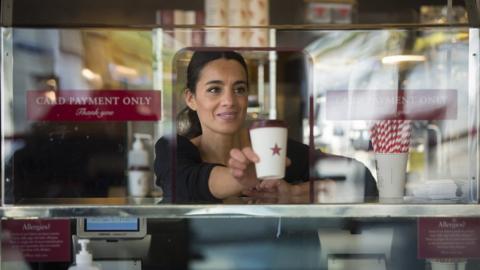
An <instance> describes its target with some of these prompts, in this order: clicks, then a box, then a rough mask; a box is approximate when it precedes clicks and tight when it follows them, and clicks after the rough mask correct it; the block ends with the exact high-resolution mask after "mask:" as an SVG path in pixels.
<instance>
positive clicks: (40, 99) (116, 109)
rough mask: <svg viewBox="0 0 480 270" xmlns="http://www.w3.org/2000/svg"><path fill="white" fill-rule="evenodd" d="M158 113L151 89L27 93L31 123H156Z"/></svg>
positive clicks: (158, 105) (157, 96)
mask: <svg viewBox="0 0 480 270" xmlns="http://www.w3.org/2000/svg"><path fill="white" fill-rule="evenodd" d="M161 111H162V110H161V92H160V91H155V90H135V91H127V90H78V91H72V90H59V91H27V117H28V120H33V121H158V120H160V119H161Z"/></svg>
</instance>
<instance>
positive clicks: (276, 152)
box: [270, 143, 282, 156]
mask: <svg viewBox="0 0 480 270" xmlns="http://www.w3.org/2000/svg"><path fill="white" fill-rule="evenodd" d="M270 149H272V156H275V155H279V156H280V150H282V148H280V147H278V145H277V143H275V147H272V148H270Z"/></svg>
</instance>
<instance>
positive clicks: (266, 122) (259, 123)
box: [250, 119, 287, 129]
mask: <svg viewBox="0 0 480 270" xmlns="http://www.w3.org/2000/svg"><path fill="white" fill-rule="evenodd" d="M264 127H284V128H286V127H287V123H286V122H285V121H283V120H278V119H262V120H255V121H254V122H253V123H252V125H251V126H250V129H256V128H264Z"/></svg>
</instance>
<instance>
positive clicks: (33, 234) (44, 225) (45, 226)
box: [2, 219, 71, 262]
mask: <svg viewBox="0 0 480 270" xmlns="http://www.w3.org/2000/svg"><path fill="white" fill-rule="evenodd" d="M70 237H71V234H70V221H69V220H58V219H51V220H38V219H37V220H2V260H6V261H20V260H22V261H29V262H67V261H70V252H71V251H70V250H71V238H70Z"/></svg>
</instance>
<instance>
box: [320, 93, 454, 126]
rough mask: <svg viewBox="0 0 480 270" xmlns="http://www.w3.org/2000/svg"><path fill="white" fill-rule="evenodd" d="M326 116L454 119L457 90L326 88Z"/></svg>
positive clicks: (330, 117)
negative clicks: (337, 89) (339, 89)
mask: <svg viewBox="0 0 480 270" xmlns="http://www.w3.org/2000/svg"><path fill="white" fill-rule="evenodd" d="M326 97H327V101H326V108H327V110H326V118H327V120H394V119H402V120H405V119H408V120H447V119H448V120H453V119H456V118H457V91H456V90H398V91H397V90H351V91H346V90H341V91H327V96H326Z"/></svg>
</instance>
